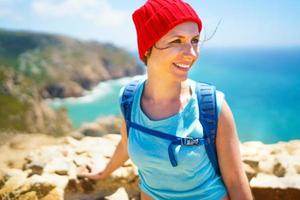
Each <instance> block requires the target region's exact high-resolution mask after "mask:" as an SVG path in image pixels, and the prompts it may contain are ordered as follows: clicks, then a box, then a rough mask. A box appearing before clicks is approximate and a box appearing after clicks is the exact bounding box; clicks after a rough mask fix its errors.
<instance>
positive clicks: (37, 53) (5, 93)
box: [0, 29, 143, 135]
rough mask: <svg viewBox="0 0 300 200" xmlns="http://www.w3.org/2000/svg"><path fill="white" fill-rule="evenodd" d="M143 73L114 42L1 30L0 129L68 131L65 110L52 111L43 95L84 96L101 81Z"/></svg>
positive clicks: (56, 133)
mask: <svg viewBox="0 0 300 200" xmlns="http://www.w3.org/2000/svg"><path fill="white" fill-rule="evenodd" d="M142 73H143V69H142V67H141V66H139V65H138V64H137V61H136V60H135V59H134V58H132V56H130V55H129V53H128V52H126V51H125V50H123V49H120V48H118V47H115V46H113V45H111V44H101V43H99V42H83V41H79V40H77V39H73V38H70V37H66V36H61V35H51V34H45V33H32V32H25V31H18V32H16V31H8V30H3V29H0V104H1V109H0V133H1V132H14V131H17V132H26V133H34V132H39V133H49V134H55V135H62V134H66V133H68V132H69V131H70V130H71V129H72V127H71V123H70V121H69V119H68V116H67V112H66V110H64V109H61V110H59V111H53V110H52V109H51V108H49V106H48V105H47V104H45V103H44V101H43V99H44V98H54V97H59V98H63V97H70V96H73V97H76V96H81V95H83V91H84V90H88V89H91V88H92V87H93V86H95V85H96V84H98V83H99V82H100V81H104V80H109V79H116V78H120V77H124V76H133V75H137V74H142Z"/></svg>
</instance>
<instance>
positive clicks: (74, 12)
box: [0, 0, 300, 50]
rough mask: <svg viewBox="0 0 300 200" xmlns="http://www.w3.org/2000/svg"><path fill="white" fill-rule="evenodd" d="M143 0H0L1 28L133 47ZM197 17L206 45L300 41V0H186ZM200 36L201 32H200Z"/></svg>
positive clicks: (244, 44)
mask: <svg viewBox="0 0 300 200" xmlns="http://www.w3.org/2000/svg"><path fill="white" fill-rule="evenodd" d="M144 2H145V1H144V0H130V1H126V0H0V27H1V28H7V29H14V30H33V31H38V32H48V33H58V34H63V35H68V36H72V37H75V38H78V39H81V40H98V41H101V42H112V43H114V44H116V45H118V46H120V47H123V48H126V49H128V50H135V49H136V36H135V29H134V25H133V23H132V20H131V13H132V12H133V11H134V10H135V9H136V8H138V7H139V6H141V5H142V4H143V3H144ZM186 2H188V3H190V4H191V5H192V6H193V7H194V8H195V10H196V11H197V12H198V14H199V16H200V17H201V19H202V21H203V23H204V27H205V30H206V33H207V35H210V34H211V33H212V32H213V31H214V29H215V27H216V25H217V24H218V21H219V20H220V19H222V22H221V24H220V26H219V28H218V30H217V33H216V34H215V36H214V37H213V39H211V40H210V41H209V42H207V43H206V44H205V45H207V46H216V47H231V46H233V47H236V46H238V47H257V46H259V47H270V46H300V12H299V11H300V1H297V0H272V1H271V0H264V1H262V0H248V1H242V0H239V1H238V0H227V1H224V0H222V1H221V0H186ZM202 35H204V34H202Z"/></svg>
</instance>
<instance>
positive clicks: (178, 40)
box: [171, 39, 181, 43]
mask: <svg viewBox="0 0 300 200" xmlns="http://www.w3.org/2000/svg"><path fill="white" fill-rule="evenodd" d="M180 42H181V41H180V39H176V40H173V41H172V42H171V43H180Z"/></svg>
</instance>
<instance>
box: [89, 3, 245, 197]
mask: <svg viewBox="0 0 300 200" xmlns="http://www.w3.org/2000/svg"><path fill="white" fill-rule="evenodd" d="M133 21H134V23H135V27H136V31H137V40H138V50H139V56H140V59H141V60H142V61H143V62H144V63H145V64H146V65H147V78H146V80H141V81H138V82H133V83H130V84H129V85H128V86H125V88H123V89H122V90H121V93H120V94H121V95H120V104H121V109H122V112H123V121H122V128H121V134H122V139H121V141H120V142H119V144H118V146H117V148H116V150H115V152H114V155H113V157H112V159H111V160H110V162H109V163H108V165H107V166H106V167H105V169H103V171H101V172H96V173H95V172H91V173H90V174H84V176H86V177H88V178H91V179H102V178H105V177H107V176H109V175H110V174H111V173H112V171H114V170H115V169H117V168H118V167H120V166H121V165H122V164H123V163H124V162H125V161H126V160H127V159H128V158H129V157H130V158H131V159H132V161H133V162H134V163H135V164H136V166H137V167H138V169H139V176H140V188H141V191H142V192H141V198H142V200H148V199H158V200H167V199H168V200H169V199H171V200H195V199H207V200H219V199H222V200H227V199H246V200H248V199H251V192H250V188H249V185H248V182H247V178H246V175H245V172H244V170H243V168H242V162H241V158H240V152H239V142H238V137H237V133H236V128H235V124H234V119H233V117H232V113H231V111H230V108H229V106H228V105H227V103H226V101H225V99H224V94H223V93H222V92H220V91H216V90H215V89H214V87H213V86H211V85H206V84H202V83H196V82H195V81H193V80H190V79H188V72H189V71H190V69H191V67H192V65H193V63H194V62H195V61H196V60H197V58H198V57H199V47H198V41H199V35H200V32H201V30H202V22H201V20H200V18H199V17H198V15H197V13H196V12H195V11H194V9H193V8H192V7H191V6H190V5H189V4H187V3H185V2H184V1H181V0H148V1H147V2H146V3H145V4H144V5H143V6H142V7H140V8H139V9H137V10H136V11H135V12H134V13H133Z"/></svg>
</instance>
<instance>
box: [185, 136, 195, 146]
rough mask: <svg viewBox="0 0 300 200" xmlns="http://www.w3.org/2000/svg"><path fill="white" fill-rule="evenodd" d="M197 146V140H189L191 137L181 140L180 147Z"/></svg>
mask: <svg viewBox="0 0 300 200" xmlns="http://www.w3.org/2000/svg"><path fill="white" fill-rule="evenodd" d="M198 144H199V140H198V138H191V137H186V138H181V145H184V146H193V145H198Z"/></svg>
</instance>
